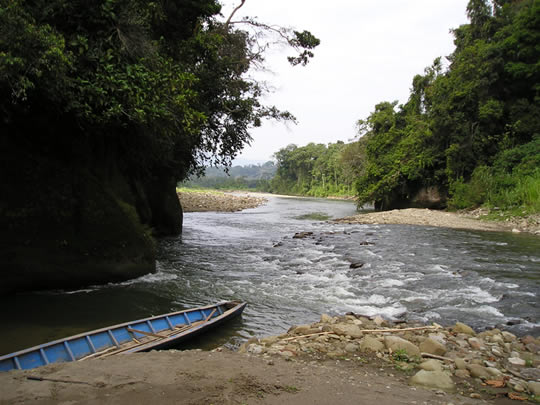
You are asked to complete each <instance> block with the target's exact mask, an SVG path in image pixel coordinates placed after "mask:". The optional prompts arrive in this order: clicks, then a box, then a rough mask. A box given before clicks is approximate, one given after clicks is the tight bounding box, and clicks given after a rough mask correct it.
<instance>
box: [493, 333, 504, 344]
mask: <svg viewBox="0 0 540 405" xmlns="http://www.w3.org/2000/svg"><path fill="white" fill-rule="evenodd" d="M491 341H492V342H493V343H497V344H500V345H502V344H504V338H503V336H502V335H493V336H492V337H491Z"/></svg>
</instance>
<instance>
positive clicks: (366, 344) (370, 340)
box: [360, 336, 385, 352]
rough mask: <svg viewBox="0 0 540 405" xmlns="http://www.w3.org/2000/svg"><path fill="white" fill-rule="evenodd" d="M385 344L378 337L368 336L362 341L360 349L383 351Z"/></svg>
mask: <svg viewBox="0 0 540 405" xmlns="http://www.w3.org/2000/svg"><path fill="white" fill-rule="evenodd" d="M384 347H385V346H384V344H383V343H382V342H381V341H379V340H378V339H376V338H374V337H372V336H366V337H365V338H363V339H362V340H361V341H360V350H361V351H363V352H365V351H371V352H381V351H383V350H384Z"/></svg>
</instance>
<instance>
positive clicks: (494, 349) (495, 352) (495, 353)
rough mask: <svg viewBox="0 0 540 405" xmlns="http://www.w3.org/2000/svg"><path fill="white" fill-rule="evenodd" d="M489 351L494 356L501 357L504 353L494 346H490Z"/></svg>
mask: <svg viewBox="0 0 540 405" xmlns="http://www.w3.org/2000/svg"><path fill="white" fill-rule="evenodd" d="M491 353H493V354H494V355H495V356H499V357H502V356H503V355H504V354H503V352H502V351H501V349H499V348H498V347H496V346H494V347H492V348H491Z"/></svg>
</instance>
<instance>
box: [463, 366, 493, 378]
mask: <svg viewBox="0 0 540 405" xmlns="http://www.w3.org/2000/svg"><path fill="white" fill-rule="evenodd" d="M467 369H468V370H469V372H470V373H471V376H472V377H475V378H490V377H491V374H490V373H489V371H488V369H487V368H486V367H484V366H481V365H479V364H469V365H468V366H467Z"/></svg>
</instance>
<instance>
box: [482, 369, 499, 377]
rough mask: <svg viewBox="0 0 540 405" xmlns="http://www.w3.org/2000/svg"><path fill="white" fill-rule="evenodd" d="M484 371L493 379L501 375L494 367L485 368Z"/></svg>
mask: <svg viewBox="0 0 540 405" xmlns="http://www.w3.org/2000/svg"><path fill="white" fill-rule="evenodd" d="M486 370H487V372H488V373H489V374H490V375H492V376H493V377H498V376H500V375H502V371H501V370H499V369H498V368H495V367H486Z"/></svg>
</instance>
